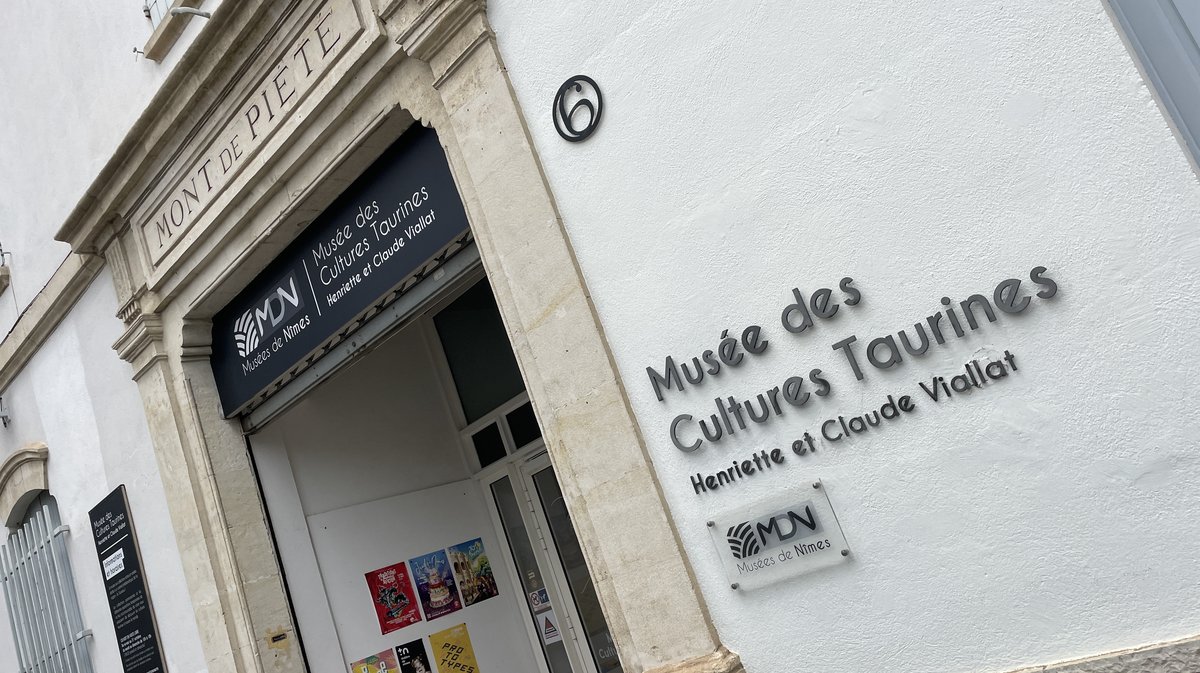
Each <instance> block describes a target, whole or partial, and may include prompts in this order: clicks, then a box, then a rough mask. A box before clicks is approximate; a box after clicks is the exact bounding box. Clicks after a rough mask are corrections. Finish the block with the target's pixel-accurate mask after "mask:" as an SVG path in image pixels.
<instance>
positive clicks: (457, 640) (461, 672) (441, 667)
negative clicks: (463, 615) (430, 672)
mask: <svg viewBox="0 0 1200 673" xmlns="http://www.w3.org/2000/svg"><path fill="white" fill-rule="evenodd" d="M429 645H430V646H431V647H432V648H433V658H434V660H435V661H437V668H438V671H439V672H440V673H479V665H478V664H476V663H475V648H473V647H471V635H470V634H469V633H467V625H466V624H459V625H458V626H452V627H450V628H448V629H446V630H445V631H438V632H437V633H433V634H430V636H429Z"/></svg>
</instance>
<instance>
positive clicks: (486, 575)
mask: <svg viewBox="0 0 1200 673" xmlns="http://www.w3.org/2000/svg"><path fill="white" fill-rule="evenodd" d="M446 551H447V552H449V557H450V565H451V566H452V567H453V568H454V577H455V579H457V580H458V590H459V593H461V594H462V600H463V606H464V607H469V606H471V605H474V604H476V603H478V602H480V601H486V600H487V599H489V598H494V597H495V596H497V595H498V594H499V591H498V590H497V589H496V578H495V577H493V576H492V564H491V563H490V562H488V557H487V552H485V551H484V550H483V540H482V539H480V538H475V539H474V540H470V541H468V542H463V543H462V544H457V545H454V546H453V547H451V548H449V549H447V550H446Z"/></svg>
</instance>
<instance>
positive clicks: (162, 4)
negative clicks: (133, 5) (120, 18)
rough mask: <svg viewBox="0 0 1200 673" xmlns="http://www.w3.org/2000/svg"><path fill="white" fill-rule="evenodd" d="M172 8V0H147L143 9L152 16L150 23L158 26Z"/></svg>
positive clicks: (147, 14)
mask: <svg viewBox="0 0 1200 673" xmlns="http://www.w3.org/2000/svg"><path fill="white" fill-rule="evenodd" d="M170 10H171V0H146V4H145V5H144V6H143V11H144V12H145V13H146V16H148V17H149V18H150V25H151V26H154V27H155V28H157V27H158V24H159V22H160V21H162V20H163V19H164V18H166V16H167V12H169V11H170Z"/></svg>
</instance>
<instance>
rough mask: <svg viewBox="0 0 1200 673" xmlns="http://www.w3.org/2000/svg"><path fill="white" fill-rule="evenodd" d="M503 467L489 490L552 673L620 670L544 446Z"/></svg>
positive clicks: (541, 646) (581, 552) (539, 644)
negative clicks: (524, 457) (534, 452)
mask: <svg viewBox="0 0 1200 673" xmlns="http://www.w3.org/2000/svg"><path fill="white" fill-rule="evenodd" d="M506 467H507V469H504V470H503V471H497V472H494V473H492V474H493V475H499V476H498V478H496V477H493V479H492V480H491V481H490V483H489V484H488V489H489V490H490V492H491V500H492V503H493V505H494V506H495V513H496V516H497V519H498V523H499V526H500V528H501V529H502V532H503V534H504V536H505V537H506V538H507V540H508V545H509V550H510V553H511V554H512V560H513V564H512V566H513V567H514V568H515V569H516V572H517V574H518V575H519V577H517V578H516V579H517V580H518V583H519V585H520V586H521V587H522V589H523V591H524V593H525V599H526V608H527V610H528V613H529V619H530V620H531V622H532V625H533V629H532V631H533V633H534V634H536V637H535V640H536V641H537V646H539V647H540V648H541V651H542V653H543V655H544V657H545V661H546V666H547V669H548V671H549V673H621V663H620V661H619V660H618V659H617V653H616V647H615V646H614V645H613V641H612V637H611V635H610V634H609V630H608V624H607V622H606V621H605V620H604V615H603V614H602V613H601V612H600V602H599V600H598V599H597V597H596V590H595V586H594V585H593V584H592V578H591V575H590V574H589V573H588V569H587V565H586V564H585V563H584V559H583V551H582V549H581V548H580V546H579V540H578V538H577V537H576V535H575V528H574V526H572V525H571V520H570V517H569V516H568V514H567V509H566V504H565V502H564V500H563V496H562V491H561V490H560V489H559V486H558V480H557V479H556V478H555V476H554V470H553V469H552V468H551V467H550V461H549V458H548V457H547V456H546V454H545V450H542V451H541V452H540V453H538V454H536V455H534V456H533V457H531V458H527V459H525V460H523V461H520V462H519V463H518V462H516V461H513V462H511V463H509V465H508V466H506Z"/></svg>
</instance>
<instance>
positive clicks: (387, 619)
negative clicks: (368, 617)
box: [366, 563, 421, 635]
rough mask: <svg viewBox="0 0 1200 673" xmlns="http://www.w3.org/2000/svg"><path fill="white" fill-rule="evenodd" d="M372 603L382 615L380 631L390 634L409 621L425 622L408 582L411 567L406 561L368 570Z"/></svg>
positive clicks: (377, 613)
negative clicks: (422, 619)
mask: <svg viewBox="0 0 1200 673" xmlns="http://www.w3.org/2000/svg"><path fill="white" fill-rule="evenodd" d="M366 577H367V587H368V588H369V589H370V590H371V602H373V603H374V604H375V614H376V616H377V617H378V618H379V632H380V634H381V635H386V634H388V633H391V632H392V631H395V630H396V629H402V628H404V627H406V626H408V625H409V624H416V623H417V622H419V621H421V610H420V608H418V607H417V597H416V594H414V593H413V589H412V584H411V583H410V582H409V581H408V569H407V568H405V567H404V564H403V563H397V564H395V565H390V566H388V567H386V568H380V569H379V570H372V571H371V572H369V573H367V575H366Z"/></svg>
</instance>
